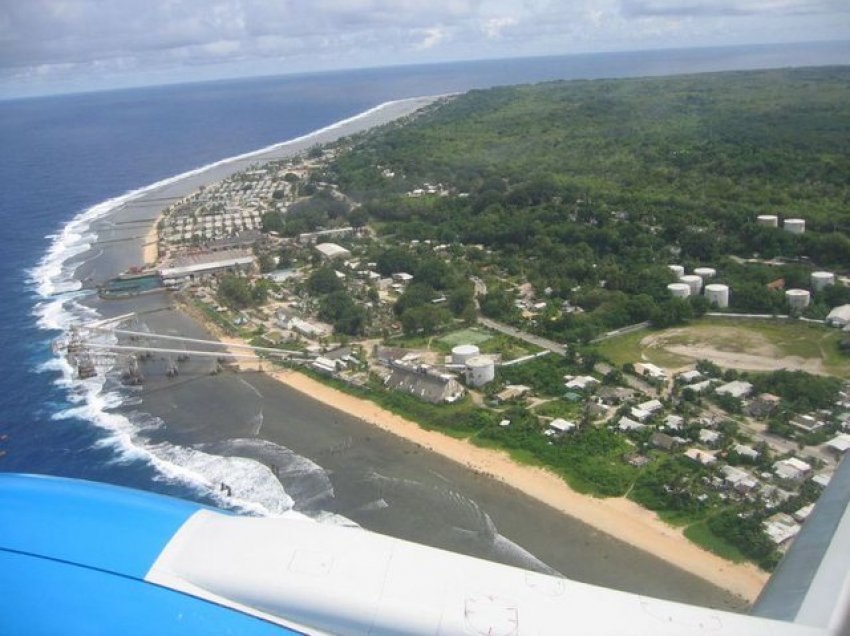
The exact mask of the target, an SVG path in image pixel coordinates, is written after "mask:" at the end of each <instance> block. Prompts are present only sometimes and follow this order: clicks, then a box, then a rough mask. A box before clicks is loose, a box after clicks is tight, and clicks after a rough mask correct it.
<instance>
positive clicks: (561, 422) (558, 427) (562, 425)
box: [548, 417, 576, 435]
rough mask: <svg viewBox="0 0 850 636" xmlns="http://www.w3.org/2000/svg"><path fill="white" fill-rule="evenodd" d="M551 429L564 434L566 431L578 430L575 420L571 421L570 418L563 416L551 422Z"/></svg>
mask: <svg viewBox="0 0 850 636" xmlns="http://www.w3.org/2000/svg"><path fill="white" fill-rule="evenodd" d="M548 426H549V430H550V431H554V432H555V433H557V434H559V435H563V434H564V433H570V432H572V431H574V430H576V424H575V422H570V421H569V420H565V419H563V418H561V417H558V418H555V419H554V420H552V421H551V422H549V425H548Z"/></svg>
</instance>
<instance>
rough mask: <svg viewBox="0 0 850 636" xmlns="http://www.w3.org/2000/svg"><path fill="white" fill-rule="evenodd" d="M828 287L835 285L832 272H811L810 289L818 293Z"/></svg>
mask: <svg viewBox="0 0 850 636" xmlns="http://www.w3.org/2000/svg"><path fill="white" fill-rule="evenodd" d="M830 285H835V274H833V273H832V272H812V289H814V290H815V291H820V290H822V289H823V288H824V287H829V286H830Z"/></svg>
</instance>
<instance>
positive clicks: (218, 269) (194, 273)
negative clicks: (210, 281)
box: [158, 249, 256, 285]
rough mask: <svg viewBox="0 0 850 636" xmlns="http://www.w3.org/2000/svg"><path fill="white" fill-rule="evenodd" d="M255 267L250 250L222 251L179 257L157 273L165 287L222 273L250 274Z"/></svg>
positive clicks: (254, 259) (254, 260)
mask: <svg viewBox="0 0 850 636" xmlns="http://www.w3.org/2000/svg"><path fill="white" fill-rule="evenodd" d="M255 266H256V258H255V257H254V253H253V252H252V251H251V250H241V249H240V250H223V251H220V252H201V253H198V254H187V255H185V256H181V257H179V258H176V259H175V260H174V262H173V263H171V264H170V265H169V266H167V267H162V268H160V269H159V270H158V272H159V275H160V277H162V280H163V282H164V283H165V284H166V285H173V284H178V283H181V282H185V281H187V280H198V279H201V278H205V277H207V276H212V275H214V274H220V273H223V272H251V271H253V270H254V268H255Z"/></svg>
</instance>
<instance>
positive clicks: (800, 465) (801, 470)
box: [773, 457, 812, 483]
mask: <svg viewBox="0 0 850 636" xmlns="http://www.w3.org/2000/svg"><path fill="white" fill-rule="evenodd" d="M773 472H774V474H775V475H776V476H777V478H779V479H780V480H782V481H788V482H794V483H801V482H803V481H805V480H806V479H807V478H808V477H810V476H811V474H812V467H811V466H810V465H809V464H807V463H806V462H804V461H803V460H801V459H797V458H796V457H789V458H788V459H780V460H779V461H777V462H774V464H773Z"/></svg>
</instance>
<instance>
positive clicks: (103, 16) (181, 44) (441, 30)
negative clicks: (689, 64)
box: [0, 0, 850, 97]
mask: <svg viewBox="0 0 850 636" xmlns="http://www.w3.org/2000/svg"><path fill="white" fill-rule="evenodd" d="M831 40H832V41H834V40H850V0H560V1H557V0H0V97H14V96H24V95H33V94H49V93H59V92H73V91H81V90H98V89H107V88H118V87H125V86H138V85H148V84H163V83H172V82H181V81H197V80H206V79H219V78H228V77H243V76H252V75H280V74H289V73H301V72H310V71H319V70H331V69H343V68H360V67H375V66H388V65H394V64H416V63H430V62H443V61H454V60H472V59H492V58H508V57H525V56H536V55H560V54H570V53H589V52H602V51H632V50H644V49H663V48H690V47H704V46H729V45H743V44H765V43H777V42H817V41H831Z"/></svg>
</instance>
